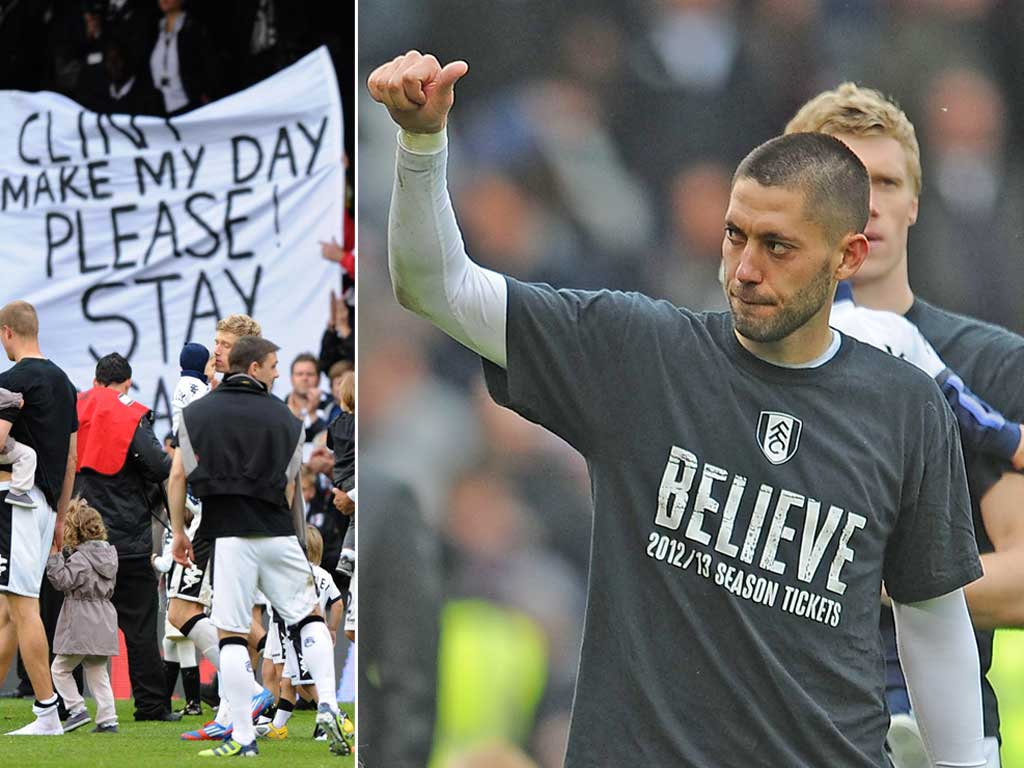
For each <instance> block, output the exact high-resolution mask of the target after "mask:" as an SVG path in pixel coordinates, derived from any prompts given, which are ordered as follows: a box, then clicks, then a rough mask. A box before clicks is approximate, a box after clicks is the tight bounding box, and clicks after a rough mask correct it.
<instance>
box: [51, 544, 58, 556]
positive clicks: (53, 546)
mask: <svg viewBox="0 0 1024 768" xmlns="http://www.w3.org/2000/svg"><path fill="white" fill-rule="evenodd" d="M58 552H60V547H58V546H57V543H56V542H54V543H53V544H50V554H51V555H56V554H57V553H58Z"/></svg>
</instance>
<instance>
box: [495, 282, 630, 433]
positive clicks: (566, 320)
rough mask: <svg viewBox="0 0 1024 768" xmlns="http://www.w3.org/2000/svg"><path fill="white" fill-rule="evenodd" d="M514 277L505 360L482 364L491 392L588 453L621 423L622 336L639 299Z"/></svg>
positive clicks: (510, 406) (510, 290) (509, 299)
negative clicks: (616, 416) (613, 416)
mask: <svg viewBox="0 0 1024 768" xmlns="http://www.w3.org/2000/svg"><path fill="white" fill-rule="evenodd" d="M507 282H508V316H507V323H506V329H507V337H506V347H507V353H508V355H507V360H506V368H505V369H502V368H500V367H498V366H497V365H494V364H492V363H490V362H488V361H486V360H485V361H484V373H485V376H486V379H487V386H488V389H489V390H490V393H491V396H492V397H493V398H494V400H495V401H496V402H497V403H498V404H499V405H503V406H505V407H508V408H511V409H512V410H514V411H516V412H517V413H519V414H520V415H521V416H523V417H525V418H527V419H529V420H530V421H533V422H535V423H537V424H540V425H542V426H544V427H546V428H548V429H550V430H551V431H552V432H554V433H555V434H556V435H558V436H559V437H561V438H562V439H564V440H565V441H566V442H568V443H569V444H570V445H572V446H573V447H575V448H576V449H577V450H579V451H581V452H583V453H587V451H588V450H589V449H591V448H593V447H594V446H595V445H596V444H597V443H598V442H599V441H600V440H602V439H603V438H606V437H611V436H613V435H614V434H616V433H617V432H618V430H619V428H620V427H621V425H620V424H616V423H614V421H613V419H611V418H609V417H608V414H609V413H614V412H616V411H617V408H616V407H615V406H616V403H619V402H621V399H622V398H623V397H624V396H625V394H626V393H625V392H624V391H623V390H624V388H625V385H624V384H623V383H622V381H621V379H622V369H623V367H624V361H623V359H622V344H623V338H624V337H625V335H626V330H627V326H628V324H629V322H630V318H631V315H632V312H633V308H634V304H635V303H636V302H637V300H638V297H637V295H636V294H625V293H618V292H613V291H596V292H591V291H570V290H556V289H554V288H552V287H551V286H549V285H542V284H533V283H521V282H519V281H517V280H514V279H512V278H507Z"/></svg>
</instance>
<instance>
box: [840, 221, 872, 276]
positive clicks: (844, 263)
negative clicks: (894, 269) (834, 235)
mask: <svg viewBox="0 0 1024 768" xmlns="http://www.w3.org/2000/svg"><path fill="white" fill-rule="evenodd" d="M839 247H840V249H841V251H842V260H841V261H840V262H839V266H838V267H837V268H836V271H835V278H836V280H849V279H850V278H851V277H853V276H854V275H855V274H857V270H858V269H860V268H861V265H862V264H863V263H864V260H865V259H866V258H867V257H868V249H869V248H870V244H869V243H868V239H867V237H865V236H864V234H863V233H860V232H856V233H853V232H851V233H850V234H848V235H846V236H845V237H844V238H843V239H842V241H841V242H840V245H839Z"/></svg>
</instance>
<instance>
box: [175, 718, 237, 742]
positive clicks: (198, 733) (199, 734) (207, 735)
mask: <svg viewBox="0 0 1024 768" xmlns="http://www.w3.org/2000/svg"><path fill="white" fill-rule="evenodd" d="M233 730H234V729H233V728H232V727H231V726H230V725H221V724H220V723H218V722H217V721H216V720H211V721H210V722H208V723H206V724H205V725H204V726H203V727H202V728H197V729H196V730H194V731H186V732H185V733H183V734H181V740H182V741H223V740H224V739H228V738H230V737H231V732H232V731H233Z"/></svg>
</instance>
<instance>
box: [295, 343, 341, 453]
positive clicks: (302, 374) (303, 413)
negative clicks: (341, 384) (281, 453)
mask: <svg viewBox="0 0 1024 768" xmlns="http://www.w3.org/2000/svg"><path fill="white" fill-rule="evenodd" d="M291 376H292V391H291V394H289V395H288V398H287V400H285V402H286V403H287V404H288V408H289V410H291V412H292V415H293V416H295V418H297V419H299V420H300V421H301V422H302V424H303V426H304V427H305V429H306V439H305V442H306V447H305V449H304V451H305V454H306V455H305V456H303V459H304V460H308V459H309V456H310V454H311V453H312V452H313V441H314V440H315V439H316V436H317V435H319V434H320V433H321V432H323V431H325V430H326V429H327V422H326V421H325V420H324V417H323V408H324V406H328V407H329V402H330V399H329V398H326V397H325V396H324V393H323V392H321V391H320V387H319V383H320V369H319V368H318V367H317V360H316V358H315V357H314V356H313V355H312V354H311V353H309V352H303V353H302V354H299V355H296V357H295V359H294V360H292V368H291Z"/></svg>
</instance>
